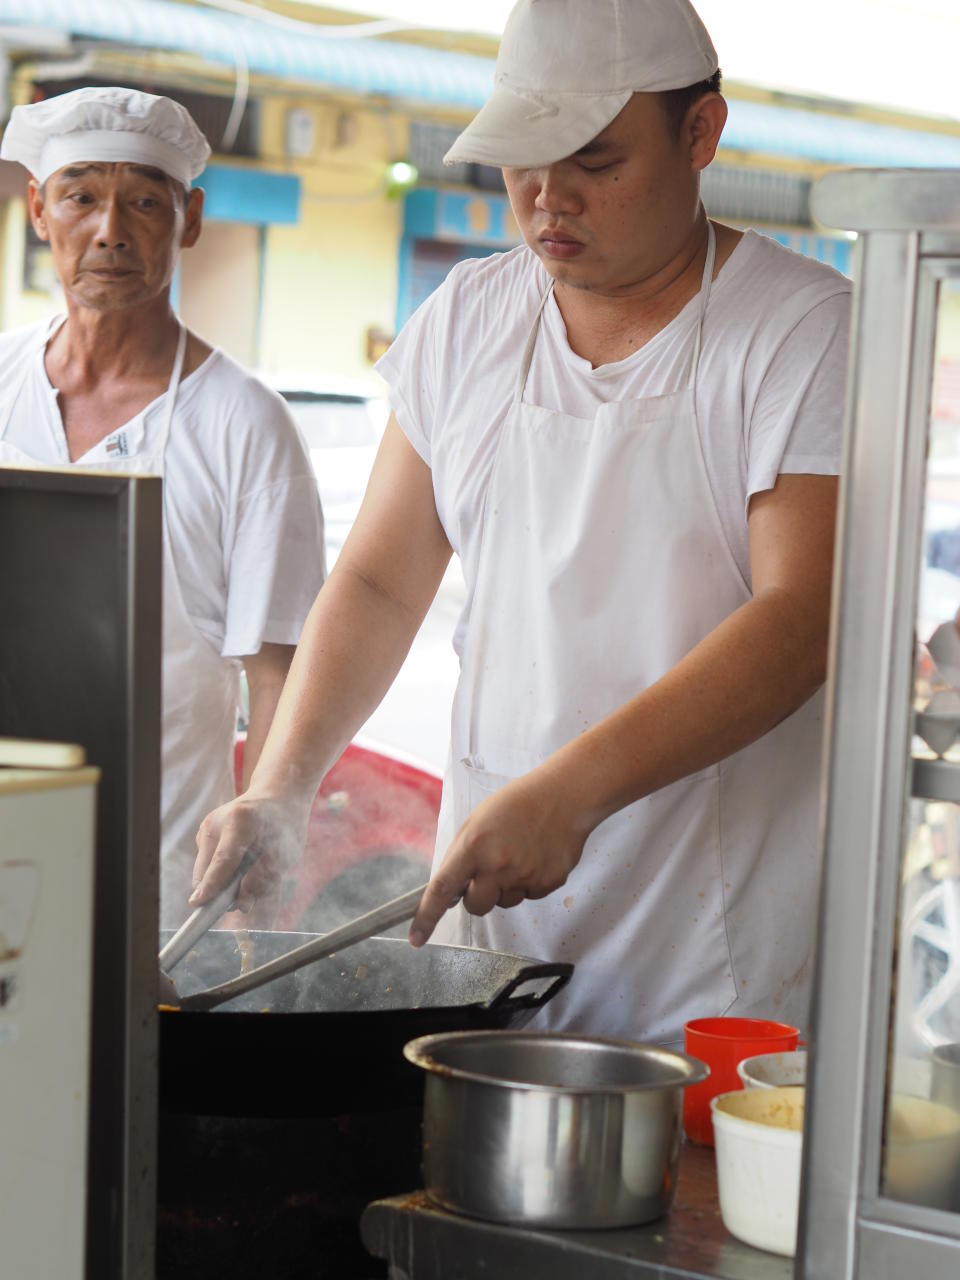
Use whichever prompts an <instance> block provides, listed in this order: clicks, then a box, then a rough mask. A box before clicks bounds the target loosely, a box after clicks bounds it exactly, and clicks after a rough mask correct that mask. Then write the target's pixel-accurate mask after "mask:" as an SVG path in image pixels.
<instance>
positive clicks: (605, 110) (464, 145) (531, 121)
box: [443, 84, 633, 169]
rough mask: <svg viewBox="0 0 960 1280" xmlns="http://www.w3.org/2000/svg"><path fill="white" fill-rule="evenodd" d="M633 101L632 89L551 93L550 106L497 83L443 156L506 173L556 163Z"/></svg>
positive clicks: (592, 135) (599, 131) (588, 139)
mask: <svg viewBox="0 0 960 1280" xmlns="http://www.w3.org/2000/svg"><path fill="white" fill-rule="evenodd" d="M632 96H633V90H632V89H620V90H617V91H616V92H615V93H605V94H553V95H551V98H550V101H549V103H547V102H544V101H542V100H540V99H538V98H537V97H536V95H534V94H518V93H514V92H513V91H512V90H510V89H508V88H506V87H505V86H504V85H502V84H499V85H497V87H496V89H494V91H493V94H492V95H491V97H490V98H489V100H488V101H487V102H486V103H485V104H484V106H483V107H481V108H480V110H479V112H478V113H477V114H476V115H475V116H474V118H473V119H472V120H471V121H470V123H469V124H468V125H467V127H466V128H465V129H464V131H463V133H461V134H460V136H459V138H457V140H456V142H455V143H454V144H453V146H452V147H451V148H450V150H449V151H448V152H447V154H446V155H445V156H444V157H443V163H444V164H490V165H495V166H497V167H498V168H508V169H510V168H519V169H528V168H533V167H534V166H535V165H541V164H553V163H554V162H555V161H557V160H563V159H564V158H565V157H566V156H571V155H573V153H574V152H575V151H579V150H580V148H581V147H584V146H586V144H587V143H588V142H590V141H592V139H594V138H595V137H596V136H597V134H598V133H602V132H603V130H604V129H605V128H606V127H607V125H608V124H610V122H611V121H612V120H614V119H615V118H616V116H618V115H619V114H620V112H621V111H622V110H623V108H624V107H625V106H626V105H627V103H628V102H629V101H630V98H631V97H632Z"/></svg>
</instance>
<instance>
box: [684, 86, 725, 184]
mask: <svg viewBox="0 0 960 1280" xmlns="http://www.w3.org/2000/svg"><path fill="white" fill-rule="evenodd" d="M726 123H727V104H726V102H725V101H724V99H723V98H722V97H721V96H720V94H719V93H705V94H704V95H703V97H702V98H698V99H697V101H696V102H694V103H692V104H691V106H690V110H689V111H688V112H687V118H686V120H685V121H684V126H683V127H684V134H685V136H686V138H687V139H688V141H689V146H690V166H691V168H692V169H694V170H696V171H697V172H700V171H701V170H703V169H705V168H706V167H707V165H708V164H709V163H710V162H711V160H712V159H713V157H714V156H715V155H716V154H717V147H718V146H719V145H720V135H721V134H722V133H723V126H724V125H725V124H726Z"/></svg>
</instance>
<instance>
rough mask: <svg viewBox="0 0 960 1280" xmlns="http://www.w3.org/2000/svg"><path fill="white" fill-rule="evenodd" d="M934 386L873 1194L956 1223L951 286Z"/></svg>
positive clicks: (959, 648) (959, 755)
mask: <svg viewBox="0 0 960 1280" xmlns="http://www.w3.org/2000/svg"><path fill="white" fill-rule="evenodd" d="M933 378H934V382H933V388H934V389H933V397H932V408H931V422H930V439H929V452H928V460H927V487H926V499H925V507H924V535H923V564H922V566H921V574H920V591H919V599H918V606H917V646H916V649H917V656H916V669H915V681H914V710H915V713H916V714H915V721H914V727H915V734H914V738H913V755H914V771H913V778H914V784H913V792H914V796H913V799H912V800H911V801H910V803H909V809H908V814H907V822H906V829H905V836H906V839H905V845H904V855H903V865H902V877H901V887H900V905H899V922H898V925H899V927H898V938H899V945H898V954H897V961H896V966H897V967H896V974H895V977H896V981H895V984H894V993H895V994H894V1001H893V1010H892V1028H891V1030H892V1043H893V1053H892V1057H891V1067H892V1075H891V1079H890V1088H889V1090H888V1099H887V1113H886V1128H885V1144H884V1161H883V1176H882V1185H881V1190H882V1192H883V1194H885V1195H887V1196H889V1197H890V1198H892V1199H895V1200H904V1201H909V1202H911V1203H915V1204H923V1205H927V1206H929V1207H931V1208H941V1209H950V1210H955V1211H960V281H954V280H949V281H946V282H944V283H943V284H942V285H941V289H940V294H939V299H938V315H937V342H936V357H935V361H934V374H933Z"/></svg>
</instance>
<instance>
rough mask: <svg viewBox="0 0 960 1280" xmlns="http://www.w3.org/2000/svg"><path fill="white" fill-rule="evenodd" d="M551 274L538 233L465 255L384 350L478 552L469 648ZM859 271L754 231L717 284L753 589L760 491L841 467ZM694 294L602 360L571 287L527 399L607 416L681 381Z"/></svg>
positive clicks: (718, 396) (722, 412)
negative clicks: (495, 479)
mask: <svg viewBox="0 0 960 1280" xmlns="http://www.w3.org/2000/svg"><path fill="white" fill-rule="evenodd" d="M548 284H549V276H548V274H547V272H546V270H545V269H544V268H543V266H542V265H541V264H540V262H539V260H538V259H537V257H536V256H535V254H534V253H533V252H532V251H531V250H530V249H528V248H527V247H526V246H525V245H524V246H521V247H520V248H517V249H513V250H511V251H510V252H509V253H504V254H497V255H495V256H493V257H490V258H484V259H481V260H470V261H467V262H461V263H459V264H458V265H457V266H455V267H454V268H453V270H452V271H451V272H450V274H449V275H448V276H447V278H446V280H445V281H444V283H443V285H441V287H440V288H439V289H437V290H436V292H435V293H433V294H431V296H430V297H429V298H428V299H427V300H426V301H425V302H424V303H423V305H422V306H421V307H420V308H419V309H418V310H417V311H416V313H415V314H414V315H413V316H412V317H411V319H410V320H409V322H408V323H407V324H406V325H405V326H404V328H403V330H402V332H401V333H400V334H399V335H398V337H397V339H396V341H395V342H394V343H393V345H392V346H391V347H390V349H389V351H388V352H387V353H386V355H385V356H383V358H382V359H381V360H380V361H379V363H378V365H377V369H378V371H379V372H380V373H381V374H382V375H383V377H384V378H385V379H386V380H387V382H388V383H389V384H390V400H391V404H392V406H393V409H394V411H395V413H396V416H397V420H398V422H399V423H400V426H401V427H402V428H403V431H404V433H405V434H406V436H407V438H408V439H409V440H410V442H411V444H412V445H413V447H414V448H415V449H416V450H417V452H418V453H419V454H420V456H421V457H422V458H423V459H424V461H425V462H426V463H427V464H428V466H430V468H431V469H432V472H433V487H434V495H435V500H436V505H437V512H438V514H439V517H440V520H441V523H442V524H443V527H444V530H445V531H446V534H447V537H448V539H449V541H450V544H451V546H452V547H453V549H454V551H455V552H457V554H458V555H459V556H460V559H461V561H462V563H463V570H464V577H465V579H466V583H467V602H466V606H465V608H464V611H463V614H462V615H461V618H460V621H459V623H458V626H457V632H456V635H455V637H454V647H455V648H456V649H457V652H458V653H460V652H461V650H462V641H463V635H464V632H465V629H466V625H467V621H468V618H469V611H470V605H471V600H472V593H473V586H474V583H475V582H476V577H477V567H478V562H479V555H480V534H481V525H482V514H483V502H484V495H485V494H486V490H487V485H488V482H489V479H490V472H491V468H492V466H493V460H494V455H495V452H496V445H497V441H498V439H499V434H500V430H501V428H502V426H503V423H504V420H505V418H506V415H507V411H508V409H509V407H510V404H511V403H512V401H513V399H514V396H515V394H516V391H517V379H518V375H519V371H520V361H521V356H522V352H523V349H524V346H525V344H526V340H527V337H528V335H529V333H530V329H531V326H532V324H533V322H534V318H535V316H536V312H537V307H538V306H539V304H540V300H541V298H542V297H543V293H544V291H545V289H546V288H547V286H548ZM850 289H851V285H850V281H849V280H847V279H846V278H845V277H844V276H842V275H840V274H839V273H838V272H836V271H834V270H833V269H832V268H830V267H827V266H824V265H823V264H821V263H819V262H814V261H813V260H811V259H809V258H805V257H802V256H800V255H799V254H795V253H793V252H791V251H790V250H789V249H785V248H783V247H782V246H781V245H779V244H777V243H776V241H774V240H772V239H770V238H769V237H767V236H762V235H759V234H757V233H756V232H752V231H748V232H746V233H745V234H744V235H743V237H742V239H741V240H740V241H739V243H738V244H737V246H736V248H735V249H734V250H733V252H732V253H731V255H730V257H729V258H728V259H727V261H726V262H725V263H724V265H723V268H722V269H721V271H720V273H719V275H718V276H717V278H716V279H715V280H714V282H713V286H712V288H711V292H710V299H709V304H708V306H707V311H706V315H705V317H704V324H703V337H702V349H701V354H700V364H699V368H698V372H697V386H696V411H697V423H698V428H699V432H700V442H701V447H702V450H703V456H704V461H705V464H706V469H707V477H708V480H709V483H710V487H711V490H712V492H713V495H714V500H715V502H716V505H717V510H718V512H719V515H720V522H721V525H722V528H723V532H724V535H725V537H726V539H727V541H728V543H729V546H730V550H731V552H732V553H733V557H734V560H735V561H736V563H737V565H738V567H739V569H740V572H741V574H742V575H743V579H744V582H745V584H746V585H747V587H748V589H749V586H750V581H751V579H750V554H749V541H748V534H747V521H746V513H747V506H748V503H749V500H750V497H751V496H752V495H753V494H754V493H759V492H761V491H762V490H764V489H770V488H772V487H773V485H774V484H775V483H776V479H777V476H778V475H779V474H781V473H788V474H790V473H799V474H815V475H835V474H836V473H837V472H838V471H839V468H840V457H841V437H842V420H843V405H844V392H845V387H846V372H847V339H848V326H849V309H850V298H849V294H850ZM697 306H698V303H697V300H696V299H693V300H691V302H689V303H688V304H687V306H686V307H685V308H684V309H683V310H682V311H681V312H680V314H679V315H678V316H676V317H675V318H674V319H673V320H672V321H671V322H670V323H669V324H668V325H667V326H666V327H665V328H664V329H662V330H661V331H660V332H659V333H658V334H656V335H655V336H654V337H653V338H651V339H650V341H649V342H647V343H646V344H645V345H644V346H643V347H641V348H640V349H639V350H638V351H635V352H633V354H632V355H630V356H628V357H627V358H626V359H625V360H619V361H617V362H615V363H613V364H606V365H601V366H600V367H599V368H596V369H594V368H591V365H590V363H589V361H587V360H584V359H583V358H582V357H581V356H579V355H577V354H576V353H575V352H574V351H572V350H571V348H570V345H569V343H568V341H567V334H566V328H565V326H564V322H563V318H562V316H561V314H560V310H559V308H558V306H557V303H556V300H555V298H553V297H552V296H551V298H550V299H549V301H548V302H547V305H546V307H545V308H544V312H543V322H542V325H541V328H540V333H539V335H538V339H537V343H536V347H535V350H534V353H533V361H532V364H531V367H530V374H529V378H528V380H527V384H526V388H525V391H524V395H523V398H524V401H525V402H526V403H532V404H538V405H542V406H544V407H545V408H547V409H552V410H556V411H558V412H563V413H565V414H568V415H572V416H574V417H582V418H585V419H593V417H594V415H595V413H596V410H597V408H598V406H599V405H601V404H604V403H608V402H611V401H620V400H629V399H640V398H645V397H650V396H659V395H667V394H670V393H673V392H676V391H680V390H681V389H682V388H683V387H684V386H685V385H686V383H687V381H688V379H689V374H690V365H691V360H692V357H693V346H694V334H695V327H696V318H697Z"/></svg>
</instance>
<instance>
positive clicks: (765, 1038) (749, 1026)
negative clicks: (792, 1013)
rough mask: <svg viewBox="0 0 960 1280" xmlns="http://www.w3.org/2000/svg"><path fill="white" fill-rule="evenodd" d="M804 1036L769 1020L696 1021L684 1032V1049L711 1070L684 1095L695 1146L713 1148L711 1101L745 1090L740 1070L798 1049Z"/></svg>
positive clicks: (688, 1129)
mask: <svg viewBox="0 0 960 1280" xmlns="http://www.w3.org/2000/svg"><path fill="white" fill-rule="evenodd" d="M799 1039H800V1032H799V1030H798V1029H797V1028H796V1027H790V1026H788V1025H787V1024H786V1023H785V1022H768V1021H767V1020H766V1019H765V1018H694V1019H692V1020H691V1021H690V1022H688V1023H686V1025H685V1026H684V1028H683V1048H684V1052H685V1053H689V1054H690V1056H691V1057H693V1058H699V1059H700V1061H701V1062H705V1063H706V1064H707V1066H708V1067H709V1068H710V1075H709V1076H708V1077H707V1079H706V1080H704V1081H703V1083H702V1084H695V1085H692V1086H691V1087H690V1088H689V1089H685V1090H684V1092H683V1130H684V1133H685V1134H686V1135H687V1137H688V1138H689V1139H690V1140H691V1142H699V1143H702V1145H703V1146H705V1147H712V1146H713V1118H712V1116H711V1115H710V1099H711V1098H715V1097H716V1096H717V1094H718V1093H729V1092H730V1091H731V1090H733V1089H742V1088H743V1084H742V1082H741V1080H740V1077H739V1076H738V1075H737V1066H738V1064H739V1063H741V1062H742V1061H743V1059H744V1058H751V1057H753V1056H754V1055H755V1054H758V1053H784V1052H786V1051H788V1050H790V1049H795V1048H796V1047H797V1042H798V1040H799Z"/></svg>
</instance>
